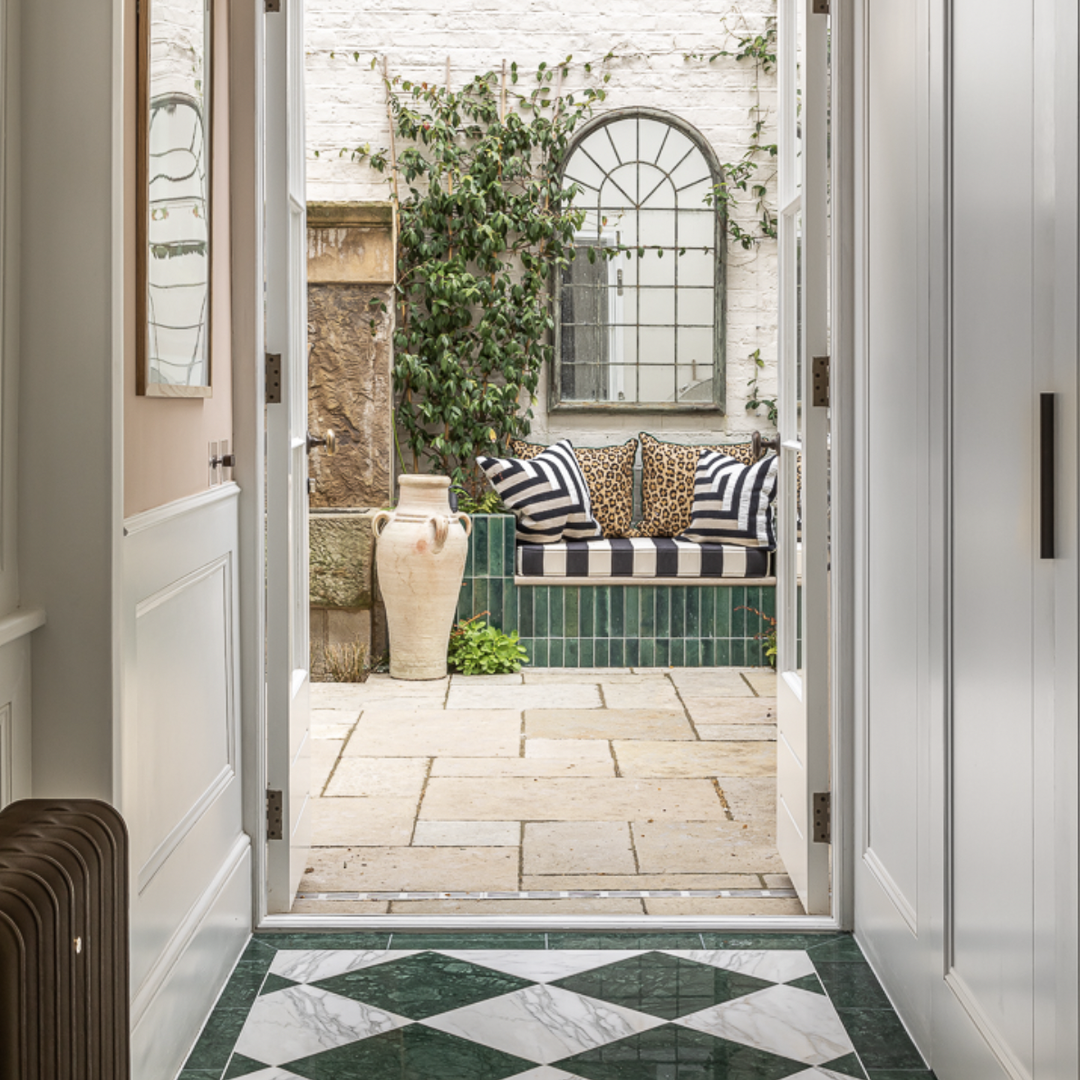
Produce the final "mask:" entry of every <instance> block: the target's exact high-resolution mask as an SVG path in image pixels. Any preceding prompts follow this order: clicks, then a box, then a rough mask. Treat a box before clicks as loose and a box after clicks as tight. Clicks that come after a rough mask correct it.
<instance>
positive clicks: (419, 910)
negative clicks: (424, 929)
mask: <svg viewBox="0 0 1080 1080" xmlns="http://www.w3.org/2000/svg"><path fill="white" fill-rule="evenodd" d="M390 914H391V915H644V914H645V908H644V906H643V904H642V902H641V901H640V900H635V899H631V898H626V899H611V898H600V899H595V898H593V897H584V898H578V899H575V900H571V899H566V900H393V901H391V903H390Z"/></svg>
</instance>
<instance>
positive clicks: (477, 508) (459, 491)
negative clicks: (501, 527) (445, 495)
mask: <svg viewBox="0 0 1080 1080" xmlns="http://www.w3.org/2000/svg"><path fill="white" fill-rule="evenodd" d="M454 494H455V495H457V501H458V502H457V508H458V509H459V510H460V511H461V512H462V513H463V514H509V513H510V511H509V510H507V509H506V507H505V506H503V501H502V499H501V498H499V493H498V492H497V491H485V492H484V493H483V494H482V495H480V496H479V497H477V498H473V496H472V495H470V494H469V493H468V492H467V491H466V490H465V489H464V488H454Z"/></svg>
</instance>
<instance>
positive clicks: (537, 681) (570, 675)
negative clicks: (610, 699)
mask: <svg viewBox="0 0 1080 1080" xmlns="http://www.w3.org/2000/svg"><path fill="white" fill-rule="evenodd" d="M524 675H525V684H526V685H527V686H569V685H571V684H573V683H589V684H592V685H597V684H599V683H609V684H610V685H612V686H615V685H618V686H643V685H647V684H649V683H652V682H665V681H666V679H667V676H666V674H665V673H664V672H662V671H650V672H636V673H635V672H633V671H631V670H630V669H629V668H625V669H624V668H526V669H525V672H524Z"/></svg>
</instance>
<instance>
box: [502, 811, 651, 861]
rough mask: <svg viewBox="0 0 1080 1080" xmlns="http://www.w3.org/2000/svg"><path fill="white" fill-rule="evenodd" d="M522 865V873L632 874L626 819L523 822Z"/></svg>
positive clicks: (631, 858)
mask: <svg viewBox="0 0 1080 1080" xmlns="http://www.w3.org/2000/svg"><path fill="white" fill-rule="evenodd" d="M522 869H523V872H524V873H526V874H633V873H634V871H635V869H636V867H635V865H634V852H633V849H632V848H631V846H630V831H629V829H628V828H627V823H626V822H623V821H531V822H527V823H526V825H525V840H524V843H523V845H522Z"/></svg>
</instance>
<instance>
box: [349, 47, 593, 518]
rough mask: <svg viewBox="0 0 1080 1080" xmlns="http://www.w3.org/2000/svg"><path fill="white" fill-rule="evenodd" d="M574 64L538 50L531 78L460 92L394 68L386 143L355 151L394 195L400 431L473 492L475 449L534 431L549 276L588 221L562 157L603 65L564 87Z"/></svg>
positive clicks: (549, 325) (546, 343)
mask: <svg viewBox="0 0 1080 1080" xmlns="http://www.w3.org/2000/svg"><path fill="white" fill-rule="evenodd" d="M569 60H570V58H569V57H568V58H567V63H568V62H569ZM565 73H566V68H565V64H564V65H555V66H554V67H551V66H549V65H547V64H541V65H540V67H539V69H538V70H537V72H536V73H535V86H533V88H532V89H531V90H528V91H526V92H522V91H521V90H519V89H518V86H519V74H520V73H519V71H518V67H517V65H516V64H514V65H511V66H510V68H509V69H508V70H507V71H506V72H505V73H504V74H503V76H502V77H501V78H500V76H499V75H497V74H495V73H494V72H488V73H486V74H484V75H478V76H476V77H475V78H473V79H472V80H471V81H470V82H468V83H466V85H465V86H464V87H462V89H460V90H451V89H449V88H448V87H440V86H435V85H432V84H431V83H426V82H421V83H417V82H412V81H410V80H407V79H405V80H403V79H396V78H395V79H390V78H385V86H386V93H387V106H388V112H389V116H390V123H391V133H392V138H391V145H390V147H389V148H388V149H387V150H379V151H374V152H373V151H372V150H371V149H370V147H369V146H361V147H356V148H355V149H353V150H352V151H350V153H351V154H352V156H353V157H354V158H355V159H357V160H362V159H366V160H367V161H368V162H369V163H370V165H371V166H372V167H373V168H374V169H376V170H377V171H379V172H381V173H385V174H387V175H388V176H389V179H390V181H391V185H392V191H393V196H394V201H395V204H396V207H397V221H398V261H397V275H396V276H397V280H396V283H395V300H396V304H397V320H396V329H395V334H394V345H395V350H394V389H395V393H396V396H397V398H398V401H399V408H398V411H397V421H398V425H399V427H400V430H401V434H402V439H403V441H404V443H405V445H406V447H407V449H408V451H409V452H410V453H411V456H412V467H413V469H414V470H418V469H419V468H420V464H421V462H425V461H426V462H427V463H429V464H431V465H434V466H435V467H436V468H438V469H439V470H440V471H442V472H444V473H445V474H446V475H448V476H450V477H451V479H452V481H453V483H454V485H455V486H456V487H458V488H459V489H460V490H461V491H463V492H464V493H466V494H467V495H468V496H470V497H471V498H473V499H476V498H478V497H480V495H481V493H482V492H483V490H484V488H485V486H486V485H485V483H484V481H483V478H482V475H481V474H480V472H479V469H478V468H477V466H476V461H475V459H476V455H477V454H478V453H487V454H496V453H499V452H500V451H503V450H505V447H506V441H507V440H508V439H510V438H512V437H516V436H524V435H527V434H528V433H529V421H530V418H531V416H532V412H531V408H530V403H531V401H532V399H533V396H534V394H535V392H536V389H537V386H538V384H539V378H540V372H541V369H542V368H543V365H544V364H545V363H546V362H548V361H549V360H550V359H551V356H552V345H551V344H550V336H551V331H552V330H553V329H554V323H553V319H552V314H551V303H550V296H549V291H550V284H551V280H552V275H553V272H554V273H557V272H558V271H560V270H561V269H562V268H563V267H565V266H566V265H568V263H569V261H570V260H571V258H573V252H574V237H575V234H576V233H577V231H578V230H579V229H580V228H581V226H582V223H583V220H584V212H583V211H581V210H579V209H575V208H574V206H573V197H574V195H575V194H576V193H577V190H578V189H577V188H574V187H571V188H567V189H564V188H563V187H562V185H561V183H560V179H559V164H560V162H561V161H562V159H563V156H564V155H565V153H566V150H567V147H568V145H569V142H570V138H571V136H572V133H573V131H574V128H575V127H576V126H577V125H578V123H579V122H580V121H581V120H582V119H584V118H585V117H586V116H587V115H589V113H590V112H591V110H592V108H593V105H594V103H596V102H598V101H602V100H603V98H604V96H605V93H606V92H605V90H604V89H603V82H604V81H605V79H606V78H607V76H605V75H599V77H598V79H597V85H593V86H589V87H586V88H585V89H584V90H583V91H581V92H579V93H578V94H577V95H574V94H567V95H562V94H560V93H559V92H558V83H556V82H555V80H556V76H559V82H560V83H561V77H563V76H565ZM553 83H555V85H553ZM399 146H400V147H401V149H400V152H398V147H399Z"/></svg>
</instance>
